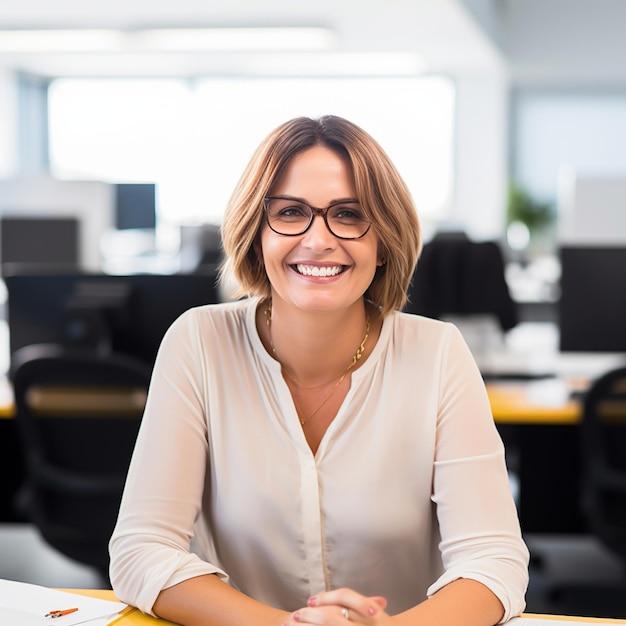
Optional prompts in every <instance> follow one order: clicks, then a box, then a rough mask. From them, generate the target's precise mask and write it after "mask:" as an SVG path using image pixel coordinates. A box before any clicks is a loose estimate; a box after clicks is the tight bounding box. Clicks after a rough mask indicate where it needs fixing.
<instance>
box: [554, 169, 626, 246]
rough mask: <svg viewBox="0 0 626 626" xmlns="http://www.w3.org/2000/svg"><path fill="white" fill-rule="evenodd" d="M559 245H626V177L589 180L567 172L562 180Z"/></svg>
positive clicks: (560, 183)
mask: <svg viewBox="0 0 626 626" xmlns="http://www.w3.org/2000/svg"><path fill="white" fill-rule="evenodd" d="M559 243H561V244H566V245H582V246H585V245H587V246H594V245H595V246H597V245H600V246H625V245H626V177H585V176H578V175H577V174H576V173H575V172H573V171H567V170H564V171H563V172H562V174H561V177H560V180H559Z"/></svg>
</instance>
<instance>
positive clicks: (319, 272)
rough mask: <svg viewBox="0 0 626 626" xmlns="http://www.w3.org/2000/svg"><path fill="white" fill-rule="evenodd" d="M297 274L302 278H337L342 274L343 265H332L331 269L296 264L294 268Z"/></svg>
mask: <svg viewBox="0 0 626 626" xmlns="http://www.w3.org/2000/svg"><path fill="white" fill-rule="evenodd" d="M295 268H296V270H297V272H298V274H303V275H304V276H322V277H325V276H337V274H340V273H341V272H343V265H334V266H333V267H318V266H317V265H302V264H301V263H298V265H296V266H295Z"/></svg>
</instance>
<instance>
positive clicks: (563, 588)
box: [548, 367, 626, 618]
mask: <svg viewBox="0 0 626 626" xmlns="http://www.w3.org/2000/svg"><path fill="white" fill-rule="evenodd" d="M579 442H580V452H581V459H580V460H581V485H580V487H581V488H580V503H581V512H582V514H583V517H584V519H585V521H586V523H587V527H588V530H589V532H590V533H591V534H592V536H594V537H595V538H597V539H598V541H599V542H600V543H601V544H602V545H603V546H604V547H605V548H607V550H608V551H609V553H611V554H612V555H614V556H615V557H616V558H617V562H618V563H620V562H621V564H622V565H623V567H622V571H623V575H622V576H617V577H615V579H614V580H611V581H607V580H594V579H590V580H588V581H584V580H583V581H578V582H575V581H572V582H562V583H558V584H556V585H555V586H552V587H551V588H550V589H549V590H548V594H549V595H548V597H549V600H550V602H551V605H552V606H553V607H554V609H553V610H554V612H559V613H564V614H570V615H584V616H595V617H622V618H623V617H626V583H624V577H625V576H626V367H621V368H617V369H614V370H611V371H609V372H607V373H605V374H603V375H602V376H600V377H599V378H598V379H596V380H595V381H593V383H592V384H591V386H590V387H589V390H588V391H587V393H586V394H585V397H584V400H583V419H582V422H581V424H580V428H579ZM555 453H556V454H558V451H556V452H555Z"/></svg>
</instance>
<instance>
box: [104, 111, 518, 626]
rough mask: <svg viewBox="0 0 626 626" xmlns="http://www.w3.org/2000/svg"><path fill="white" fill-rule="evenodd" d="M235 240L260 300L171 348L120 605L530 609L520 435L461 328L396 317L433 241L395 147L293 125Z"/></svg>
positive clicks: (249, 617)
mask: <svg viewBox="0 0 626 626" xmlns="http://www.w3.org/2000/svg"><path fill="white" fill-rule="evenodd" d="M223 237H224V247H225V252H226V255H227V258H228V259H229V265H230V270H231V271H232V273H233V274H234V276H235V278H236V279H237V281H238V282H239V284H240V285H241V286H242V289H243V291H244V292H245V293H246V294H248V295H249V296H250V297H248V298H245V299H242V300H240V301H238V302H231V303H226V304H220V305H213V306H206V307H200V308H197V309H193V310H191V311H188V312H187V313H186V314H184V315H183V316H182V317H181V318H180V319H179V320H177V322H175V324H174V325H173V326H172V328H171V329H170V330H169V331H168V333H167V335H166V337H165V338H164V340H163V344H162V346H161V349H160V352H159V356H158V358H157V362H156V365H155V370H154V375H153V380H152V384H151V388H150V392H149V397H148V402H147V405H146V411H145V416H144V419H143V423H142V427H141V432H140V435H139V438H138V441H137V445H136V449H135V453H134V457H133V461H132V464H131V467H130V470H129V475H128V480H127V485H126V490H125V493H124V498H123V501H122V505H121V509H120V514H119V520H118V524H117V527H116V530H115V532H114V535H113V537H112V540H111V580H112V583H113V587H114V589H115V591H116V592H117V594H118V596H119V597H120V598H121V599H122V600H124V601H125V602H127V603H129V604H132V605H135V606H138V607H139V608H140V609H142V610H143V611H145V612H147V613H151V614H153V615H158V616H160V617H164V618H167V619H169V620H172V621H175V622H178V623H180V624H184V625H186V626H196V625H197V626H204V625H206V626H218V625H219V626H230V625H233V626H235V625H236V626H242V625H248V624H250V625H253V624H254V625H267V626H280V625H291V626H293V625H294V624H330V625H333V624H335V625H338V626H339V625H342V624H346V623H347V622H348V621H351V622H354V623H361V624H368V625H371V626H388V625H392V624H394V625H395V624H398V625H400V624H406V625H409V624H415V625H417V624H435V623H436V624H440V625H441V624H450V625H452V624H462V625H463V626H472V625H477V626H478V625H484V626H489V625H493V624H496V623H498V622H500V621H504V620H506V619H508V618H510V617H512V616H514V615H516V614H518V613H519V612H520V611H521V610H522V609H523V607H524V593H525V590H526V586H527V582H528V578H527V575H528V569H527V566H528V552H527V550H526V547H525V545H524V543H523V541H522V539H521V535H520V529H519V524H518V520H517V516H516V511H515V507H514V504H513V501H512V498H511V494H510V490H509V486H508V479H507V472H506V467H505V463H504V452H503V446H502V442H501V441H500V439H499V437H498V435H497V431H496V429H495V426H494V423H493V419H492V417H491V413H490V407H489V403H488V399H487V396H486V393H485V389H484V386H483V383H482V379H481V377H480V374H479V372H478V370H477V368H476V366H475V364H474V361H473V360H472V357H471V355H470V353H469V350H468V348H467V347H466V345H465V343H464V342H463V340H462V338H461V336H460V334H459V332H458V331H457V330H456V329H455V327H454V326H452V325H450V324H446V323H443V322H439V321H435V320H430V319H426V318H422V317H419V316H416V315H409V314H404V313H400V312H399V311H398V309H400V308H401V307H402V305H403V304H404V303H405V298H406V296H405V293H406V289H407V286H408V284H409V281H410V279H411V276H412V273H413V269H414V265H415V263H416V260H417V256H418V253H419V250H420V246H421V240H420V230H419V225H418V221H417V217H416V214H415V210H414V207H413V204H412V201H411V198H410V194H409V192H408V190H407V188H406V186H405V184H404V183H403V181H402V180H401V178H400V177H399V175H398V173H397V172H396V170H395V168H394V166H393V165H392V163H391V162H390V161H389V159H388V157H387V156H386V154H385V153H384V151H383V150H382V149H381V148H380V146H379V145H378V144H377V143H376V142H375V141H374V140H373V139H372V138H371V137H370V136H369V135H368V134H367V133H365V132H364V131H363V130H361V129H360V128H358V127H357V126H355V125H354V124H352V123H350V122H348V121H346V120H343V119H341V118H338V117H332V116H327V117H323V118H321V119H319V120H313V119H308V118H298V119H295V120H292V121H289V122H287V123H285V124H283V125H282V126H280V127H279V128H277V129H276V130H275V131H274V132H273V133H271V134H270V135H269V136H268V137H267V138H266V139H265V141H264V142H263V143H262V144H261V146H260V147H259V148H258V150H257V152H256V153H255V155H254V156H253V158H252V160H251V162H250V164H249V165H248V167H247V169H246V170H245V172H244V174H243V176H242V178H241V180H240V182H239V185H238V186H237V189H236V191H235V193H234V195H233V197H232V198H231V201H230V203H229V206H228V210H227V212H226V216H225V220H224V225H223Z"/></svg>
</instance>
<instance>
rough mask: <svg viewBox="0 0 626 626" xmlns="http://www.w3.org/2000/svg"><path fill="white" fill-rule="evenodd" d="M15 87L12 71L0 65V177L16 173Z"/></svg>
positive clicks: (16, 125) (16, 120)
mask: <svg viewBox="0 0 626 626" xmlns="http://www.w3.org/2000/svg"><path fill="white" fill-rule="evenodd" d="M17 128H18V119H17V87H16V84H15V77H14V74H13V72H10V71H8V70H3V69H2V68H1V67H0V178H7V177H9V176H14V175H15V174H16V173H17V165H18V152H17V145H18V143H17Z"/></svg>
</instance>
